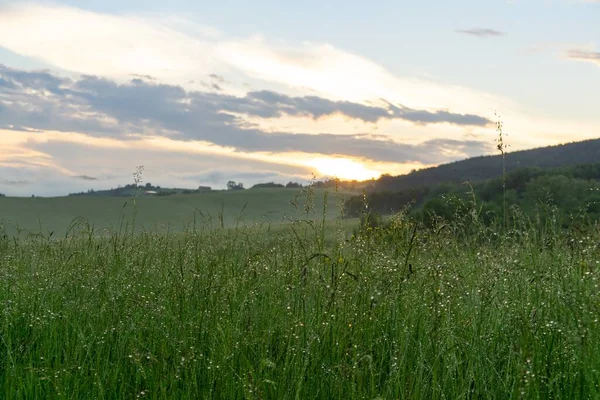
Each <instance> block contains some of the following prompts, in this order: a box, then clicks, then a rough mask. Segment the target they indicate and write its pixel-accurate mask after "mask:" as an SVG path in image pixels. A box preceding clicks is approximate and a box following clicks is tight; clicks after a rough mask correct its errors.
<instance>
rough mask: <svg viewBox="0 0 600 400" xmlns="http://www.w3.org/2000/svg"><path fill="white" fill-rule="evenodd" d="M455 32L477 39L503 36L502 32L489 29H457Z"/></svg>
mask: <svg viewBox="0 0 600 400" xmlns="http://www.w3.org/2000/svg"><path fill="white" fill-rule="evenodd" d="M456 32H458V33H462V34H464V35H469V36H475V37H479V38H487V37H495V36H504V32H500V31H497V30H495V29H489V28H472V29H458V30H457V31H456Z"/></svg>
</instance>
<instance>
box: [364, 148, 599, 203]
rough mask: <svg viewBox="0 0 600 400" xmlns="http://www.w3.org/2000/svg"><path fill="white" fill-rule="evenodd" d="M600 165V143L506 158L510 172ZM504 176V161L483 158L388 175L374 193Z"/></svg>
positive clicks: (551, 149) (377, 183) (532, 151)
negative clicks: (522, 169) (527, 169)
mask: <svg viewBox="0 0 600 400" xmlns="http://www.w3.org/2000/svg"><path fill="white" fill-rule="evenodd" d="M599 161H600V139H592V140H586V141H583V142H574V143H568V144H563V145H558V146H549V147H540V148H537V149H533V150H522V151H515V152H510V148H509V152H508V153H507V154H506V170H507V172H510V171H514V170H516V169H518V168H523V167H541V168H553V167H563V166H571V165H576V164H584V163H596V162H599ZM501 174H502V157H501V155H495V156H481V157H474V158H469V159H466V160H463V161H456V162H453V163H450V164H444V165H440V166H437V167H432V168H427V169H422V170H419V171H415V172H412V173H410V174H408V175H400V176H389V175H384V176H382V177H381V178H379V179H378V180H376V181H375V182H374V183H373V185H372V187H371V191H375V192H377V191H390V192H395V191H401V190H406V189H411V188H418V187H423V186H428V187H430V186H435V185H438V184H441V183H462V182H465V181H469V182H476V181H481V180H485V179H491V178H495V177H498V176H500V175H501Z"/></svg>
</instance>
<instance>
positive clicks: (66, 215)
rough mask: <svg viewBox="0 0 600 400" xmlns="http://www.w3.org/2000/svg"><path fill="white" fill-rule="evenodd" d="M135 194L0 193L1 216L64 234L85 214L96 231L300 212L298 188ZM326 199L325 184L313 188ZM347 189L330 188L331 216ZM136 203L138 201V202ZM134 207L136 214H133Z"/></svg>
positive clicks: (268, 219) (275, 218)
mask: <svg viewBox="0 0 600 400" xmlns="http://www.w3.org/2000/svg"><path fill="white" fill-rule="evenodd" d="M139 193H140V195H138V196H134V197H129V198H128V197H95V196H68V197H50V198H44V197H34V198H30V197H25V198H22V197H21V198H18V197H0V221H3V222H4V227H5V231H6V232H7V233H8V234H11V235H15V234H17V233H19V232H22V233H23V234H25V235H26V234H30V233H38V234H43V235H46V236H48V235H50V233H52V232H53V235H56V236H64V235H65V234H66V233H67V232H68V230H69V228H70V227H71V226H72V224H73V223H74V222H77V220H81V219H83V220H85V221H86V222H87V223H89V224H90V225H91V226H93V227H94V229H95V231H97V232H101V231H114V230H119V229H121V228H123V226H122V225H124V224H132V223H135V227H136V229H137V230H138V231H142V230H151V231H153V232H155V233H156V232H165V231H168V230H171V231H179V232H181V231H183V230H185V229H186V228H187V227H189V226H191V225H193V224H194V223H196V224H197V225H198V226H205V227H206V226H212V227H233V226H235V225H239V224H248V225H254V224H261V223H262V224H270V223H275V224H278V223H280V222H282V221H284V220H286V219H288V218H290V217H294V215H296V214H297V207H295V206H294V205H293V203H294V202H295V201H296V199H297V197H298V196H299V195H300V190H298V189H281V188H278V189H268V188H267V189H250V190H239V191H238V190H233V191H214V192H208V193H197V194H185V195H183V194H178V195H173V196H159V197H155V196H143V195H142V194H143V190H140V191H139ZM312 195H313V196H314V201H316V202H321V203H323V200H324V196H325V190H324V189H315V190H313V191H312ZM347 196H348V194H347V193H344V192H341V191H340V192H337V193H330V194H329V201H328V206H329V213H328V218H330V219H331V218H334V217H336V216H339V214H340V212H341V203H342V201H343V199H344V198H346V197H347ZM134 204H135V207H134ZM134 212H135V214H136V215H135V219H134Z"/></svg>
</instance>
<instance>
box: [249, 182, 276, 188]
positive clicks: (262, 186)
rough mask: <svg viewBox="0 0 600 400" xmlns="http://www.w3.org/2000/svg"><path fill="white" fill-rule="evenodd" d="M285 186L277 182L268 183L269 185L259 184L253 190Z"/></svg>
mask: <svg viewBox="0 0 600 400" xmlns="http://www.w3.org/2000/svg"><path fill="white" fill-rule="evenodd" d="M282 187H283V185H282V184H280V183H275V182H267V183H257V184H256V185H254V186H252V189H260V188H282Z"/></svg>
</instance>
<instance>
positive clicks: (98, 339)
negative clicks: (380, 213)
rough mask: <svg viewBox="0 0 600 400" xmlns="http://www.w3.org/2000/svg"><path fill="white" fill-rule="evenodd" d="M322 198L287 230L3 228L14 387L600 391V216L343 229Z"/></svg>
mask: <svg viewBox="0 0 600 400" xmlns="http://www.w3.org/2000/svg"><path fill="white" fill-rule="evenodd" d="M310 196H311V193H310V192H307V193H306V203H305V204H303V205H299V207H301V209H302V210H303V212H304V213H305V216H304V217H303V218H302V219H296V220H293V221H290V222H289V223H287V224H283V225H280V226H277V227H273V226H262V227H259V226H244V225H241V224H240V225H238V226H237V227H236V228H233V229H223V228H220V227H217V228H215V229H212V228H209V229H198V227H197V226H196V225H194V226H193V229H192V228H190V229H189V230H187V231H186V232H184V233H177V234H174V233H169V232H166V233H161V234H155V233H152V232H139V233H135V232H131V231H129V230H121V231H118V230H117V231H114V232H112V233H111V234H110V235H108V236H98V235H94V233H93V232H91V228H89V227H86V226H85V225H82V224H79V225H77V226H75V227H74V228H73V229H71V230H70V233H69V234H68V235H67V236H66V237H64V238H60V239H59V238H45V237H39V236H38V237H35V236H32V237H21V238H18V239H13V238H10V237H8V236H4V235H1V234H0V397H2V398H6V399H32V398H64V399H82V398H89V399H93V398H95V399H117V398H118V399H126V398H170V399H175V398H181V399H185V398H190V399H191V398H194V399H195V398H223V399H235V398H248V399H313V398H322V399H330V398H352V399H374V398H381V399H397V398H406V399H419V398H428V399H441V398H451V399H456V398H502V399H505V398H527V399H530V398H597V397H599V396H600V389H599V387H598V383H599V382H600V329H599V328H600V327H599V326H598V318H599V314H600V286H599V285H600V269H599V266H600V251H599V248H598V245H599V243H600V232H599V230H598V226H597V225H594V224H592V223H586V224H583V223H582V224H577V228H576V229H573V230H571V231H564V230H562V229H561V228H560V226H559V225H558V223H557V222H556V221H553V220H552V219H551V218H547V219H545V220H544V224H543V225H539V224H538V223H537V222H536V220H534V219H531V220H530V219H529V218H528V217H527V216H523V215H521V216H519V215H518V213H517V212H516V211H515V215H514V216H513V218H511V221H513V223H512V226H511V227H510V229H508V231H506V232H504V229H503V228H502V226H503V225H504V224H501V226H499V227H486V226H485V225H483V224H481V223H479V222H478V219H477V217H476V214H468V215H467V216H466V217H465V218H464V219H462V220H460V221H455V222H454V223H452V224H448V223H445V222H444V221H439V223H438V224H436V225H435V226H434V227H433V228H432V229H426V228H425V227H423V226H420V225H418V224H417V222H415V221H412V220H411V219H410V218H408V217H407V216H406V215H405V214H400V215H398V216H396V217H394V218H393V219H392V220H390V221H388V223H387V224H384V225H381V226H379V227H371V226H366V227H365V228H364V229H361V230H356V231H355V232H354V234H351V230H346V231H345V232H347V233H346V234H344V235H340V234H339V232H340V225H336V224H331V223H329V222H327V221H326V220H325V219H324V218H319V215H318V212H315V211H314V210H315V206H314V204H312V200H311V197H310ZM322 210H323V211H322V212H325V211H326V208H325V207H323V208H322ZM313 215H316V217H314V218H313V217H311V216H313ZM501 243H504V245H503V253H504V256H502V257H501V256H500V255H499V245H500V244H501Z"/></svg>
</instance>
